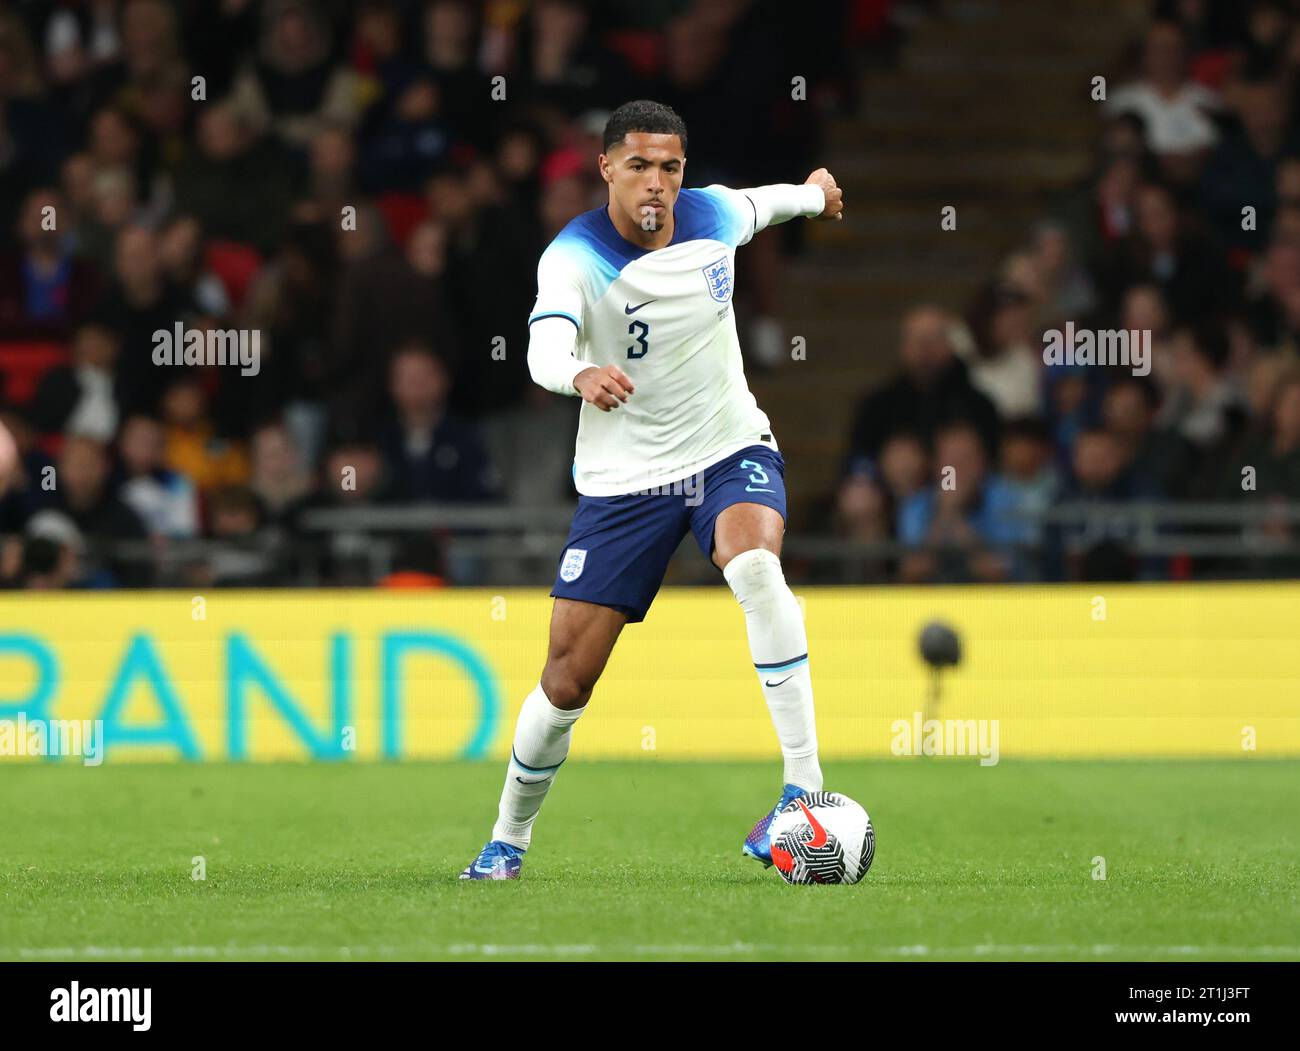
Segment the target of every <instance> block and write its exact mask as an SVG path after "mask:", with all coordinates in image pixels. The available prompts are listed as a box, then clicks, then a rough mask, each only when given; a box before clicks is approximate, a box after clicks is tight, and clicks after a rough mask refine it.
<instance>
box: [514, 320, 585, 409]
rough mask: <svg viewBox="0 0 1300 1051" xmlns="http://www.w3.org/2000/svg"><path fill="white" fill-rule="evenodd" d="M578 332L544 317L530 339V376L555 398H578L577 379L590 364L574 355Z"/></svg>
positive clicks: (566, 323) (567, 322)
mask: <svg viewBox="0 0 1300 1051" xmlns="http://www.w3.org/2000/svg"><path fill="white" fill-rule="evenodd" d="M577 342H578V330H577V329H576V328H575V327H574V324H573V322H572V321H570V320H569V319H567V318H562V317H544V318H539V319H538V320H536V321H534V322H533V323H532V325H531V326H530V327H529V335H528V372H529V374H530V375H531V376H532V377H533V382H534V383H536V384H537V385H538V386H539V387H545V388H546V389H547V390H549V391H554V392H555V393H556V394H568V395H571V396H574V397H576V396H577V394H578V391H577V390H576V389H575V388H574V386H573V381H574V378H575V377H576V376H577V375H578V373H579V372H582V371H583V370H584V369H589V368H591V363H590V362H587V361H580V360H579V359H578V358H577V357H576V356H575V355H574V353H573V350H574V347H576V346H577Z"/></svg>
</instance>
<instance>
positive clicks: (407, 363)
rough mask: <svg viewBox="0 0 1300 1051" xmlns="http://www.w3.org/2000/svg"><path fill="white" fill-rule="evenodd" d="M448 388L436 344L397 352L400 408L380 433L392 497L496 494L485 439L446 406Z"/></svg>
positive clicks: (395, 385)
mask: <svg viewBox="0 0 1300 1051" xmlns="http://www.w3.org/2000/svg"><path fill="white" fill-rule="evenodd" d="M449 390H450V378H449V377H448V375H447V369H446V366H445V365H444V364H443V361H442V359H441V358H440V357H439V356H438V355H437V354H436V353H435V352H434V351H433V349H432V348H431V347H429V346H427V345H424V344H420V343H409V344H407V345H405V346H403V347H401V348H400V349H399V350H398V351H397V352H396V353H395V354H394V355H393V360H392V366H391V369H390V372H389V395H390V397H391V398H392V400H393V404H394V406H395V407H396V410H397V411H396V414H395V416H394V418H393V419H392V420H391V421H390V422H388V423H386V424H384V425H383V426H382V427H381V429H380V439H379V447H380V449H381V451H382V452H383V456H384V461H385V464H386V468H387V473H388V475H389V477H390V479H391V488H390V490H389V496H390V498H391V499H393V500H433V501H437V502H439V503H465V502H474V501H482V500H488V499H491V498H493V497H494V496H495V495H496V492H497V490H498V486H499V483H498V481H497V479H496V475H495V472H494V470H493V468H492V465H491V464H490V463H489V461H488V458H487V453H486V451H485V449H484V446H483V440H482V438H481V437H480V435H479V432H478V429H477V428H476V427H475V426H474V425H473V424H472V423H469V422H468V421H466V420H463V419H461V418H459V417H457V416H455V415H452V414H451V413H449V412H448V411H447V395H448V393H449Z"/></svg>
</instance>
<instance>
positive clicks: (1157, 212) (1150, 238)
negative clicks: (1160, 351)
mask: <svg viewBox="0 0 1300 1051" xmlns="http://www.w3.org/2000/svg"><path fill="white" fill-rule="evenodd" d="M1136 216H1137V222H1136V225H1135V226H1134V229H1133V231H1132V233H1131V234H1130V235H1129V236H1128V237H1126V238H1125V239H1124V240H1123V241H1121V242H1120V243H1119V244H1117V245H1116V247H1115V249H1114V250H1113V251H1112V254H1111V257H1110V259H1109V260H1108V261H1107V273H1106V277H1105V280H1106V283H1107V284H1108V286H1109V289H1110V301H1111V306H1112V308H1113V307H1114V306H1115V305H1116V304H1118V303H1119V301H1120V300H1121V299H1122V297H1123V294H1124V292H1125V290H1127V289H1128V288H1129V287H1131V286H1132V285H1135V284H1154V285H1156V286H1157V287H1158V288H1159V289H1160V290H1161V292H1162V293H1163V295H1164V297H1165V299H1166V300H1167V301H1168V303H1169V306H1170V309H1171V310H1172V311H1173V312H1174V314H1175V315H1176V316H1178V317H1180V318H1186V319H1189V320H1196V319H1199V318H1202V317H1206V316H1208V315H1210V314H1213V313H1215V312H1217V311H1222V310H1224V309H1226V308H1227V307H1229V306H1231V305H1233V303H1234V302H1235V300H1236V298H1237V283H1236V282H1235V280H1234V279H1233V276H1232V275H1231V273H1230V272H1229V271H1228V269H1227V267H1226V266H1225V265H1224V262H1223V256H1222V253H1221V251H1220V250H1219V249H1218V248H1217V247H1216V246H1215V245H1213V244H1212V243H1211V242H1209V241H1208V240H1207V239H1206V238H1205V237H1204V236H1202V235H1201V234H1199V233H1198V232H1196V231H1195V230H1194V229H1192V228H1191V227H1190V226H1189V224H1188V223H1187V222H1186V220H1185V219H1184V217H1183V216H1181V215H1180V213H1179V210H1178V206H1177V204H1176V202H1175V201H1174V197H1173V193H1172V192H1171V191H1170V190H1169V188H1168V187H1166V186H1162V185H1160V184H1158V183H1147V184H1146V185H1144V186H1143V187H1142V188H1141V189H1140V190H1139V191H1138V196H1137V212H1136Z"/></svg>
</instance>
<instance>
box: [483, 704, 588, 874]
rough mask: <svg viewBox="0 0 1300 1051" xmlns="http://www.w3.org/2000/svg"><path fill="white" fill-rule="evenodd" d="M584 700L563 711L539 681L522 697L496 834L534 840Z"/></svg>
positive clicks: (520, 843) (519, 841) (522, 843)
mask: <svg viewBox="0 0 1300 1051" xmlns="http://www.w3.org/2000/svg"><path fill="white" fill-rule="evenodd" d="M586 710H587V709H586V706H585V705H584V706H583V707H582V708H574V709H572V710H571V711H565V710H564V709H562V708H557V707H555V705H553V704H552V703H551V702H550V700H549V699H548V698H547V696H546V694H545V693H544V692H543V691H542V685H541V683H538V684H537V686H535V687H534V688H533V692H532V693H530V694H529V695H528V696H527V697H525V698H524V705H523V707H522V708H520V709H519V720H518V721H517V722H516V723H515V740H514V746H513V747H512V749H511V753H510V765H509V766H508V767H507V768H506V784H505V788H503V789H502V790H501V805H500V808H499V809H498V812H497V823H496V824H495V825H493V826H492V838H493V839H500V840H504V841H505V842H506V843H512V844H513V845H514V846H516V847H518V848H519V849H520V850H527V849H528V844H529V843H531V842H532V837H533V822H534V821H536V820H537V812H538V811H539V810H541V809H542V801H543V800H544V799H545V798H546V793H547V792H548V791H550V788H551V783H552V782H553V781H554V780H555V774H556V772H557V771H558V770H559V769H560V765H561V764H562V763H563V762H564V760H565V757H566V756H567V755H568V754H569V738H570V737H571V736H572V735H573V724H574V723H576V722H577V721H578V716H580V715H581V714H582V713H583V712H585V711H586Z"/></svg>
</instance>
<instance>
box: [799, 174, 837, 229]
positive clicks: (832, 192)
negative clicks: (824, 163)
mask: <svg viewBox="0 0 1300 1051" xmlns="http://www.w3.org/2000/svg"><path fill="white" fill-rule="evenodd" d="M804 182H805V183H814V184H816V185H817V186H820V187H821V188H822V193H824V194H825V195H826V207H825V208H824V209H822V213H821V214H820V215H815V216H813V218H814V219H843V218H844V191H842V190H841V189H840V188H839V187H838V186H836V185H835V177H834V176H833V175H831V173H830V172H828V171H827V170H826V169H825V168H818V169H817V170H816V171H815V172H813V173H812V174H811V175H810V176H808V178H806V179H805V180H804Z"/></svg>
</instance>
